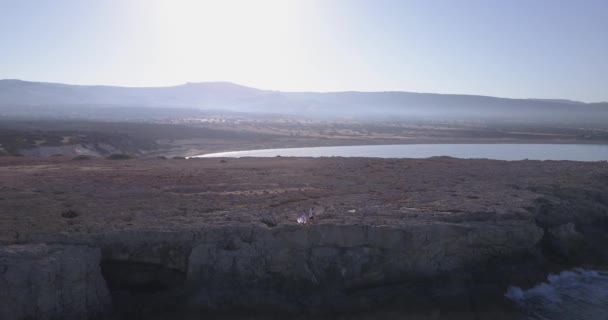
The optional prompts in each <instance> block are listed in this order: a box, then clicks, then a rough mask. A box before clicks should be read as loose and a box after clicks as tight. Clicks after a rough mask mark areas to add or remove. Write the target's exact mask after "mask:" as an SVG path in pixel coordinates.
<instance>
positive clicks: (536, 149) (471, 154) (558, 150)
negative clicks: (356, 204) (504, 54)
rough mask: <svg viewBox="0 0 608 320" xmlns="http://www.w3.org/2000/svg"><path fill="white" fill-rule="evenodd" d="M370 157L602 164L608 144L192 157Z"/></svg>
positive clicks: (361, 149)
mask: <svg viewBox="0 0 608 320" xmlns="http://www.w3.org/2000/svg"><path fill="white" fill-rule="evenodd" d="M276 156H281V157H372V158H430V157H439V156H448V157H454V158H461V159H494V160H511V161H512V160H524V159H529V160H572V161H606V160H608V145H598V144H407V145H365V146H338V147H308V148H283V149H263V150H249V151H231V152H220V153H211V154H204V155H199V156H194V157H193V158H199V157H200V158H217V157H229V158H240V157H276Z"/></svg>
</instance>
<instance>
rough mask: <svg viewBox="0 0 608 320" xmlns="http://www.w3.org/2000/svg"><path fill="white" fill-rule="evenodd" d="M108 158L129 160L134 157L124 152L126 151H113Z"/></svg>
mask: <svg viewBox="0 0 608 320" xmlns="http://www.w3.org/2000/svg"><path fill="white" fill-rule="evenodd" d="M106 159H108V160H128V159H132V157H131V156H130V155H128V154H124V153H113V154H111V155H110V156H109V157H107V158H106Z"/></svg>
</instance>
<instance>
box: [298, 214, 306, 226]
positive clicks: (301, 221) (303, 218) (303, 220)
mask: <svg viewBox="0 0 608 320" xmlns="http://www.w3.org/2000/svg"><path fill="white" fill-rule="evenodd" d="M306 216H307V215H306V211H302V214H300V216H299V217H298V220H297V221H298V224H306V222H307V221H308V219H307V218H306Z"/></svg>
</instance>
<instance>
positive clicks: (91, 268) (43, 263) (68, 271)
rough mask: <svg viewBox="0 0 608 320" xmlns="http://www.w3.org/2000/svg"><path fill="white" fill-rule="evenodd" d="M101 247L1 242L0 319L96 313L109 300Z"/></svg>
mask: <svg viewBox="0 0 608 320" xmlns="http://www.w3.org/2000/svg"><path fill="white" fill-rule="evenodd" d="M99 262H100V252H99V249H94V248H90V247H87V246H73V245H45V244H36V245H11V246H4V247H0V319H3V320H11V319H95V318H100V317H101V316H102V315H103V314H104V313H105V312H107V311H108V310H109V309H110V305H111V301H110V295H109V292H108V289H107V287H106V284H105V281H104V280H103V278H102V276H101V272H100V268H99Z"/></svg>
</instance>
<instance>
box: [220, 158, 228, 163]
mask: <svg viewBox="0 0 608 320" xmlns="http://www.w3.org/2000/svg"><path fill="white" fill-rule="evenodd" d="M226 162H228V160H226V159H222V160H220V163H226Z"/></svg>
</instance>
